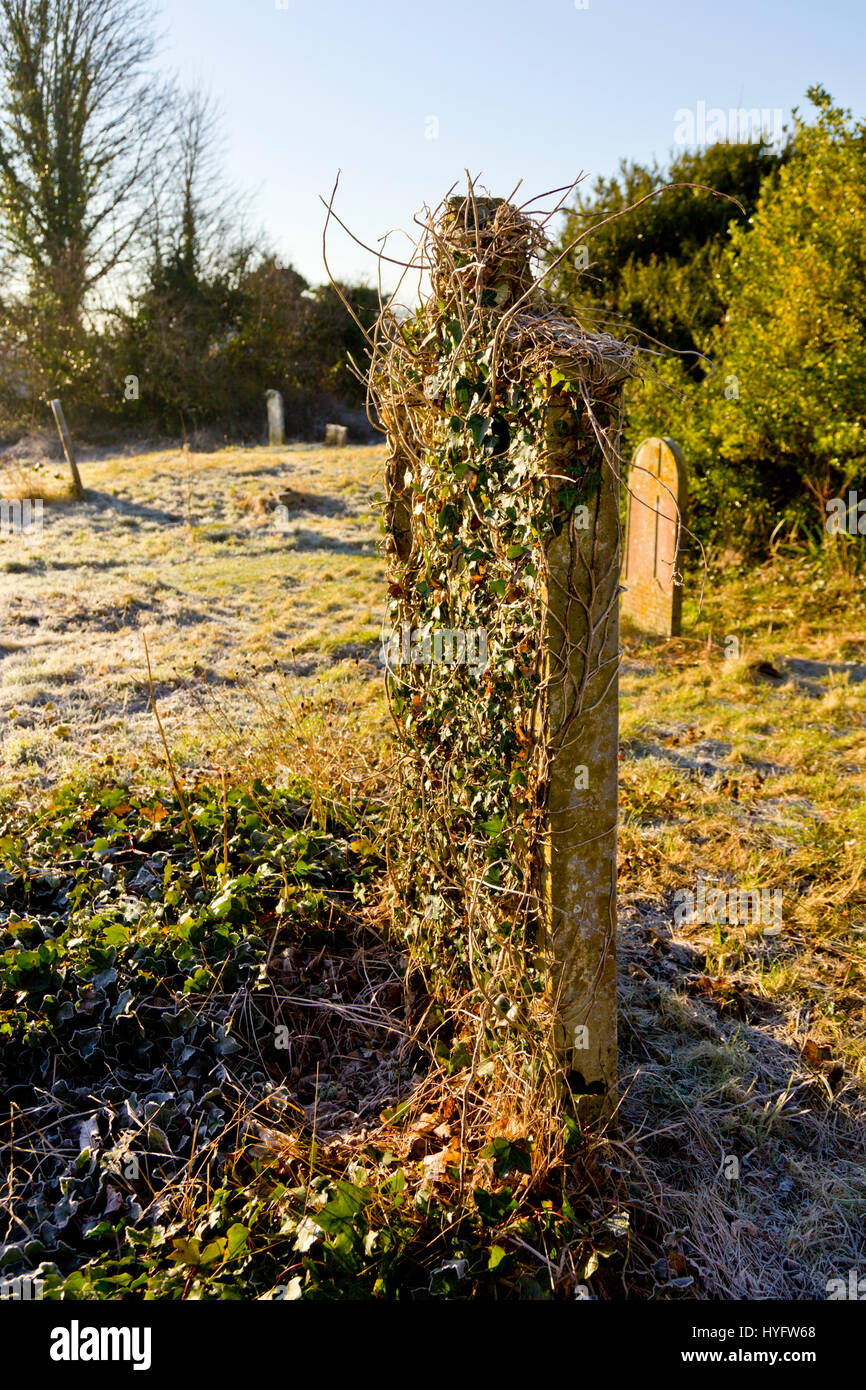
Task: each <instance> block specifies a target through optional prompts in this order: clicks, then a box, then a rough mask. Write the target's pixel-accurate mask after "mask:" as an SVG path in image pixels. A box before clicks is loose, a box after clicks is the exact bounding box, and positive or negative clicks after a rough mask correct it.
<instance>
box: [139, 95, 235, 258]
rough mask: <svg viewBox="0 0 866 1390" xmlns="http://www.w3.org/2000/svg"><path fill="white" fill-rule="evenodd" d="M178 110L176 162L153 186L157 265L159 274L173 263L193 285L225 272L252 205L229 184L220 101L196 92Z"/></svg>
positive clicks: (182, 100) (158, 175)
mask: <svg viewBox="0 0 866 1390" xmlns="http://www.w3.org/2000/svg"><path fill="white" fill-rule="evenodd" d="M175 106H176V113H177V114H176V117H175V121H174V124H173V128H172V132H171V156H170V157H168V158H166V159H165V160H164V161H163V163H162V166H161V170H160V172H159V173H157V171H154V177H153V181H152V210H153V222H152V224H151V247H152V262H153V265H154V267H155V269H156V270H157V271H158V270H159V268H160V267H162V266H165V265H166V264H168V263H173V264H174V265H175V266H176V267H177V268H178V269H180V270H181V271H182V272H183V273H184V274H185V275H186V277H187V279H188V281H189V282H190V283H193V282H195V281H197V280H199V279H200V278H202V277H207V276H209V275H212V274H214V273H215V272H216V271H217V270H218V269H220V268H222V269H224V268H225V264H226V261H227V259H229V258H230V257H231V254H232V252H233V251H234V250H236V249H237V247H238V246H239V245H241V244H242V243H243V242H244V238H245V228H244V218H245V214H246V211H247V208H248V203H249V199H248V198H247V197H246V195H242V194H241V193H240V192H239V191H238V190H237V189H236V188H234V187H232V186H231V185H230V184H228V183H227V182H226V179H225V174H224V170H223V146H224V143H225V142H224V135H223V127H222V111H221V108H220V105H219V103H218V101H217V100H216V99H215V98H214V97H213V96H212V95H211V94H210V93H209V92H206V91H204V90H203V89H201V88H198V87H195V88H193V89H192V90H190V91H188V92H186V93H185V94H184V95H182V96H180V97H178V98H177V99H176V103H175ZM254 240H255V241H256V242H257V243H258V242H259V241H260V240H261V237H260V236H259V237H257V238H254Z"/></svg>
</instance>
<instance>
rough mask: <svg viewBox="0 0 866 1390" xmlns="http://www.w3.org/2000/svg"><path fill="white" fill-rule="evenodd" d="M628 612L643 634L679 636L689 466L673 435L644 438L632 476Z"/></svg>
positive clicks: (625, 573) (625, 577)
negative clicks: (680, 566)
mask: <svg viewBox="0 0 866 1390" xmlns="http://www.w3.org/2000/svg"><path fill="white" fill-rule="evenodd" d="M628 490H629V497H628V520H627V523H626V548H625V549H626V554H625V565H624V567H623V576H622V578H623V587H624V589H625V593H624V594H623V598H622V612H623V616H624V617H627V618H630V619H631V621H632V622H633V623H634V624H635V626H636V627H637V628H639V629H640V631H641V632H645V633H649V634H650V635H652V636H655V637H678V636H679V633H680V625H681V619H682V597H683V590H682V584H681V583H677V582H676V578H677V573H676V572H677V558H676V557H677V546H678V543H679V541H680V536H681V527H682V521H683V514H684V512H685V507H686V466H685V460H684V458H683V455H682V451H681V450H680V448H679V446H678V445H676V444H675V443H674V442H673V440H672V439H656V438H652V439H645V440H644V441H643V443H642V444H640V445H639V447H638V448H637V450H636V451H635V456H634V459H633V460H632V465H631V469H630V471H629V479H628Z"/></svg>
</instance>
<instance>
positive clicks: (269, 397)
mask: <svg viewBox="0 0 866 1390" xmlns="http://www.w3.org/2000/svg"><path fill="white" fill-rule="evenodd" d="M265 400H266V401H267V403H268V443H269V444H270V445H271V446H272V447H273V448H277V449H281V448H282V446H283V445H284V444H285V442H286V412H285V410H284V408H283V398H282V396H281V395H280V393H279V391H266V392H265Z"/></svg>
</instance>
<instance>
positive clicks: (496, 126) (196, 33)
mask: <svg viewBox="0 0 866 1390" xmlns="http://www.w3.org/2000/svg"><path fill="white" fill-rule="evenodd" d="M578 2H579V3H585V0H578ZM282 4H283V0H162V4H161V11H162V27H163V30H164V33H165V40H166V42H165V48H164V55H163V60H164V62H165V64H166V65H167V66H168V67H170V68H172V69H174V70H175V71H176V72H178V74H179V75H180V77H181V79H182V80H184V81H186V82H189V83H192V82H195V81H198V82H200V83H201V84H202V85H204V86H206V87H208V88H209V89H210V90H211V91H212V92H213V93H214V95H215V96H216V97H217V98H218V99H219V101H220V102H221V103H222V107H223V110H224V114H225V128H226V136H227V148H226V172H227V174H228V176H229V178H230V179H231V180H232V182H233V183H236V184H237V185H239V186H241V187H243V188H245V189H247V190H249V191H250V192H251V193H253V194H254V201H253V213H254V221H255V222H256V223H257V224H259V225H261V226H263V227H264V228H265V229H266V231H267V233H268V235H269V237H270V239H271V241H272V243H273V245H274V247H275V249H276V250H277V251H278V252H279V253H280V255H282V256H283V257H284V258H286V259H289V260H291V261H292V262H293V264H294V265H295V266H296V267H297V268H298V270H300V271H301V273H302V274H303V275H305V276H306V277H307V278H308V279H310V280H311V281H314V282H318V281H321V280H323V279H324V278H325V272H324V267H323V265H322V256H321V234H322V224H323V220H324V210H323V208H322V206H321V204H320V203H319V201H318V195H319V194H320V193H322V194H326V195H327V194H329V193H330V190H331V187H332V185H333V182H334V178H335V176H336V172H337V170H338V169H341V170H342V176H341V181H340V191H339V194H338V201H337V204H336V207H337V211H338V212H339V214H340V216H341V217H342V218H343V220H344V221H345V222H346V223H347V224H348V225H349V226H351V228H352V230H353V231H354V232H355V233H356V234H357V235H358V236H359V237H361V238H362V239H363V240H364V241H367V242H375V240H376V239H377V238H378V237H379V236H381V235H382V234H383V233H384V232H386V231H388V230H389V229H390V228H393V227H407V228H411V225H412V215H413V213H414V212H415V211H416V210H417V209H418V208H419V207H420V206H421V204H422V203H423V202H425V201H426V202H428V203H431V204H435V203H438V201H439V199H440V198H441V197H442V195H443V194H444V193H445V192H446V191H447V189H448V188H449V187H450V185H451V184H452V183H453V182H454V180H455V179H461V178H462V177H463V169H464V168H465V167H468V168H469V169H471V170H472V172H473V173H475V174H477V173H480V174H481V175H482V182H483V183H484V184H485V185H486V186H487V187H489V189H490V191H491V192H492V193H494V194H507V193H509V192H511V190H512V188H513V186H514V185H515V184H516V183H517V181H518V179H520V178H522V179H523V180H524V184H523V189H522V195H523V196H525V197H531V196H533V195H535V194H537V193H542V192H544V191H545V190H546V189H548V188H553V187H556V186H557V185H560V184H564V183H567V182H569V181H570V180H571V179H572V178H574V177H575V176H576V175H577V174H578V172H580V170H585V171H586V173H587V174H588V175H589V176H590V177H592V176H594V175H595V174H597V173H611V172H613V171H614V170H615V168H616V166H617V164H618V162H619V160H620V159H621V158H622V157H630V158H635V159H639V160H649V159H651V158H652V157H653V156H656V157H657V158H658V159H659V160H660V161H662V162H664V161H666V160H667V158H668V156H669V155H670V153H671V151H672V149H673V148H674V131H675V112H676V111H677V110H678V109H680V108H692V109H695V110H696V109H697V105H698V103H699V102H704V103H706V106H707V107H714V106H716V107H722V108H724V109H725V110H727V109H729V108H731V107H760V108H770V109H775V108H781V109H782V111H783V112H784V115H785V118H786V119H787V117H788V115H789V112H790V109H791V107H792V106H793V105H796V104H799V105H801V106H803V107H806V106H807V105H808V103H807V102H806V101H805V97H804V93H805V90H806V88H807V87H809V86H811V85H812V84H813V83H816V82H820V83H822V84H823V85H824V86H825V87H826V88H827V89H828V91H830V92H831V93H832V95H833V97H834V98H835V99H836V101H837V102H840V103H841V104H843V105H845V106H849V107H851V108H853V110H854V113H855V115H858V116H862V115H864V114H866V109H864V103H866V82H864V76H866V3H864V0H724V3H707V0H703V3H701V0H588V8H587V9H578V8H576V4H575V0H524V3H519V0H463V2H462V3H460V0H426V3H423V4H422V3H420V0H318V2H317V0H288V3H287V4H286V5H285V8H282V7H278V6H281V5H282ZM430 117H433V118H435V120H436V121H437V122H438V138H436V139H430V138H426V135H427V132H428V131H431V130H432V129H433V128H434V127H433V126H432V123H431V122H430V121H429V119H428V118H430ZM391 245H392V247H393V249H394V251H395V252H397V247H398V242H397V241H396V240H394V241H392V243H391ZM329 259H330V260H331V266H332V270H333V271H334V272H335V273H336V274H338V275H340V276H343V277H345V278H360V277H367V278H369V279H370V280H371V281H372V280H373V279H374V278H375V264H374V262H373V261H372V259H371V258H370V257H369V256H366V255H365V254H364V253H363V252H362V251H361V250H360V249H359V248H357V247H355V246H353V244H352V243H351V242H350V241H349V240H348V239H347V238H346V237H345V236H344V234H343V233H342V232H340V231H339V229H338V228H337V229H335V233H334V235H333V237H331V238H329Z"/></svg>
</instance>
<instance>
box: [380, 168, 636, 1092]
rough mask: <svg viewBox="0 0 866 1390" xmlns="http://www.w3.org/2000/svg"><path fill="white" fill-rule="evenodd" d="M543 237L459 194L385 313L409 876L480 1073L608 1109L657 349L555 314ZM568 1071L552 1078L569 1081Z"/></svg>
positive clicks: (390, 655)
mask: <svg viewBox="0 0 866 1390" xmlns="http://www.w3.org/2000/svg"><path fill="white" fill-rule="evenodd" d="M543 244H544V238H543V230H542V227H541V226H540V225H539V222H537V221H536V220H534V219H532V218H531V217H528V216H526V215H525V214H524V213H523V212H521V211H520V210H518V209H516V208H514V207H513V206H511V205H509V204H508V203H506V202H503V201H502V200H500V199H494V198H484V199H481V198H477V197H476V196H475V195H474V193H473V192H472V191H470V194H469V195H468V196H467V197H465V198H452V199H450V200H448V201H447V202H446V203H445V204H444V205H443V207H442V209H441V210H440V212H439V214H438V215H437V217H436V218H435V219H433V220H431V224H430V227H429V232H428V235H427V239H426V243H425V247H424V255H425V261H426V268H427V270H428V272H429V277H430V285H431V292H430V295H429V297H428V298H427V299H426V301H425V302H424V303H423V304H422V305H421V306H420V307H419V308H418V309H417V311H416V312H415V313H414V314H413V315H411V316H405V317H402V318H401V317H400V316H399V315H398V314H397V313H396V312H393V313H392V312H390V311H389V310H386V311H385V313H384V314H383V318H382V321H381V323H380V333H379V335H378V337H377V348H376V351H375V352H374V357H373V364H372V373H371V386H372V392H373V396H374V399H375V402H376V405H377V408H378V411H379V413H380V417H381V419H382V422H383V424H384V426H385V428H386V430H387V433H388V440H389V445H390V458H389V463H388V469H387V499H386V501H387V506H386V529H387V532H388V539H387V543H386V544H387V550H388V556H389V575H388V579H389V596H390V611H389V618H388V625H387V627H388V631H387V634H386V641H385V644H384V651H385V657H386V665H387V680H388V688H389V692H390V697H391V702H392V708H393V712H394V716H395V720H396V725H397V729H398V731H399V734H400V738H401V747H402V757H401V762H400V779H399V788H398V794H397V798H396V802H395V810H394V820H393V832H394V833H393V835H392V853H391V862H392V871H393V877H394V882H395V886H396V889H397V897H398V900H399V904H400V910H401V917H402V922H403V925H404V928H405V931H406V932H407V934H408V936H409V938H410V940H411V941H412V943H413V946H414V958H415V960H416V962H418V963H419V964H420V966H421V968H423V969H424V970H425V971H426V973H427V975H428V979H429V981H430V982H431V987H432V988H433V991H434V993H435V992H436V989H437V988H439V989H440V992H441V994H442V996H443V997H445V996H446V995H449V997H451V998H453V997H454V994H455V991H462V995H461V997H462V999H463V1000H464V1006H463V1008H462V1012H461V1011H460V1010H458V1016H459V1017H466V1016H469V1015H470V1014H471V1015H472V1016H473V1017H474V1018H475V1019H476V1020H477V1023H478V1025H479V1026H478V1027H477V1028H476V1030H475V1032H474V1034H473V1035H472V1038H471V1040H470V1041H471V1052H472V1064H473V1068H474V1074H477V1075H478V1076H479V1077H487V1078H489V1084H491V1085H496V1084H497V1078H499V1080H500V1081H501V1082H502V1084H504V1083H505V1079H506V1073H507V1075H508V1077H511V1078H513V1077H514V1075H516V1074H517V1072H518V1071H519V1070H520V1068H524V1070H525V1068H526V1067H530V1066H531V1067H538V1066H539V1065H541V1063H540V1060H539V1059H540V1058H542V1057H546V1058H547V1059H548V1061H549V1062H550V1064H551V1065H550V1075H551V1076H552V1077H554V1078H555V1084H556V1089H557V1091H558V1093H560V1094H561V1087H562V1084H563V1082H565V1083H566V1084H567V1085H568V1086H569V1087H570V1089H571V1091H572V1093H573V1094H574V1095H575V1097H582V1098H583V1100H582V1102H581V1106H582V1108H583V1109H584V1110H589V1111H590V1112H598V1110H599V1109H602V1110H604V1109H605V1108H606V1106H607V1105H608V1104H609V1102H610V1101H611V1099H612V1097H613V1095H614V1092H615V1082H616V974H615V946H616V930H615V927H616V815H617V811H616V803H617V672H618V661H619V649H618V627H617V608H618V591H619V563H620V527H619V472H618V438H619V429H620V407H621V392H622V386H623V383H624V381H625V379H626V377H627V376H628V375H629V373H630V370H631V363H632V352H631V349H630V348H628V347H627V346H626V345H624V344H623V343H621V342H619V341H617V340H615V339H613V338H611V337H609V336H608V335H606V334H598V333H595V332H592V331H589V330H588V329H587V328H585V327H584V326H583V325H582V324H581V322H580V321H579V319H578V318H576V317H574V316H571V317H569V316H567V315H566V312H565V311H563V310H561V309H559V308H558V307H554V306H553V305H552V304H550V303H549V302H548V301H547V300H546V299H545V297H544V295H543V294H542V292H541V289H540V288H539V285H538V284H537V283H536V280H535V276H534V270H533V265H534V262H535V260H536V258H537V256H538V253H539V252H540V251H541V249H542V247H543ZM545 1065H546V1063H545Z"/></svg>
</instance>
